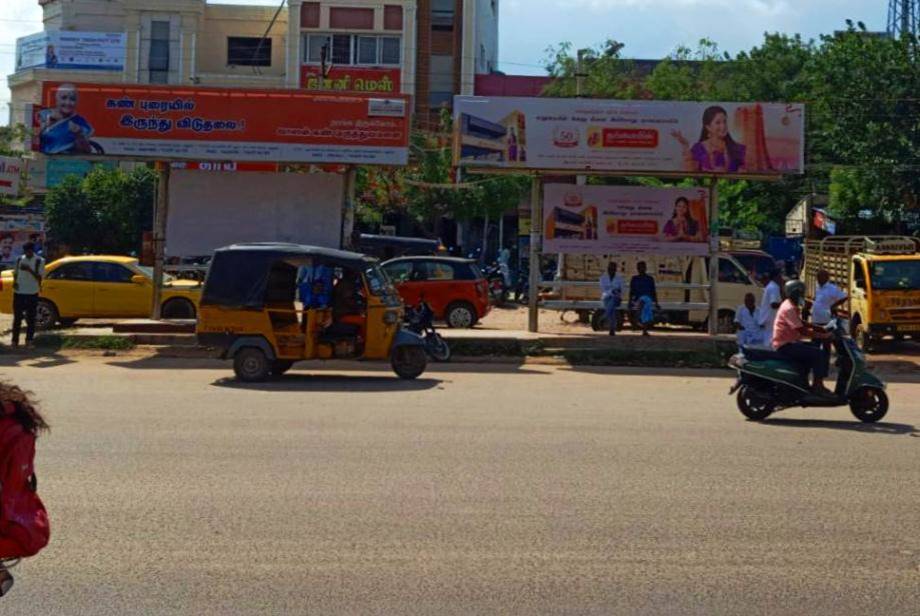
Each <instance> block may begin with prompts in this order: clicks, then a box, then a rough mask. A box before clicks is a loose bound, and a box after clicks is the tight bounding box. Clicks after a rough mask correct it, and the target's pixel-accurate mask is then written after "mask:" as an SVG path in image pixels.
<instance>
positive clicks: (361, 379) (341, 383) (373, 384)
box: [213, 374, 441, 393]
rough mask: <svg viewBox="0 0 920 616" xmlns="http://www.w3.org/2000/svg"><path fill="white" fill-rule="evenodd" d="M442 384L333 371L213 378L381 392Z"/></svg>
mask: <svg viewBox="0 0 920 616" xmlns="http://www.w3.org/2000/svg"><path fill="white" fill-rule="evenodd" d="M440 384H441V381H440V380H438V379H426V378H420V379H416V380H414V381H406V380H403V379H400V378H398V377H396V376H346V375H331V374H286V375H284V376H283V377H280V378H278V379H275V380H272V381H266V382H265V383H243V382H241V381H237V380H236V379H234V378H232V377H227V378H223V379H218V380H217V381H214V383H213V385H214V386H215V387H226V388H228V389H245V390H251V391H278V392H291V391H311V392H318V391H321V392H349V393H355V392H357V393H380V392H404V391H425V390H427V389H433V388H434V387H437V386H438V385H440Z"/></svg>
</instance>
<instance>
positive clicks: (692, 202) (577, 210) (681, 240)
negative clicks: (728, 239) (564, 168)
mask: <svg viewBox="0 0 920 616" xmlns="http://www.w3.org/2000/svg"><path fill="white" fill-rule="evenodd" d="M543 195H544V197H543V198H544V202H543V233H544V244H543V250H544V252H549V253H552V252H561V253H568V254H602V255H609V254H619V255H623V254H652V255H706V254H708V252H709V243H708V242H709V220H708V214H707V212H708V210H709V191H708V190H707V189H705V188H694V187H690V188H652V187H646V186H576V185H572V184H547V185H546V187H545V188H544V193H543Z"/></svg>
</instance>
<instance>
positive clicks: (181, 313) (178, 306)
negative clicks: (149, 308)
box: [160, 298, 195, 319]
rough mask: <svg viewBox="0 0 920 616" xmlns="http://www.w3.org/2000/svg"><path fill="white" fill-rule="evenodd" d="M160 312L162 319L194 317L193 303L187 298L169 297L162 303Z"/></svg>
mask: <svg viewBox="0 0 920 616" xmlns="http://www.w3.org/2000/svg"><path fill="white" fill-rule="evenodd" d="M160 314H161V315H162V316H163V318H164V319H194V318H195V305H194V304H192V302H190V301H188V300H187V299H175V298H174V299H171V300H168V301H167V302H166V303H165V304H163V309H162V310H161V311H160Z"/></svg>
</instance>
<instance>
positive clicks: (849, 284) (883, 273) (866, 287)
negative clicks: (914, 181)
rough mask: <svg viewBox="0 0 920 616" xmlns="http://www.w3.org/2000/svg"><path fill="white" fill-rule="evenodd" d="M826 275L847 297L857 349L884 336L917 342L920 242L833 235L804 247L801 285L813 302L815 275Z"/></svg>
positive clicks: (869, 346)
mask: <svg viewBox="0 0 920 616" xmlns="http://www.w3.org/2000/svg"><path fill="white" fill-rule="evenodd" d="M820 270H827V272H828V274H830V279H831V281H832V282H834V283H835V284H837V285H838V286H839V287H840V288H841V289H842V290H843V291H844V292H845V293H846V294H847V295H848V296H849V299H848V300H847V302H845V303H844V305H843V308H844V310H845V311H846V312H847V313H848V314H849V317H850V329H851V334H852V335H853V338H855V339H856V341H857V343H858V344H859V346H860V348H861V349H863V350H864V351H867V352H868V351H871V350H872V347H873V345H874V344H875V343H877V342H878V341H880V340H882V339H883V338H885V337H886V336H892V337H894V338H895V339H896V340H902V339H904V338H908V337H910V338H913V339H914V340H920V239H918V238H913V237H906V236H890V235H889V236H875V237H864V236H837V237H827V238H824V239H822V240H808V241H806V242H805V268H804V274H805V285H806V288H807V293H808V299H809V300H814V297H815V289H816V287H817V276H818V272H819V271H820Z"/></svg>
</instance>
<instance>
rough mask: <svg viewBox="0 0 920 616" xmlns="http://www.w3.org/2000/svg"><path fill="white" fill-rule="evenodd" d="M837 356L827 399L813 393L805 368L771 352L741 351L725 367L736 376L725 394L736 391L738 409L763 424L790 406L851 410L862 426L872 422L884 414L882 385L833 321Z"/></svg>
mask: <svg viewBox="0 0 920 616" xmlns="http://www.w3.org/2000/svg"><path fill="white" fill-rule="evenodd" d="M827 331H829V332H831V333H832V334H833V338H832V341H833V346H834V349H835V350H836V351H837V369H838V373H837V386H836V388H835V389H834V391H833V395H831V396H822V395H818V394H815V393H812V391H811V389H810V387H809V385H808V372H807V369H806V368H805V367H803V366H801V365H799V364H796V363H794V362H791V361H789V360H788V359H787V358H785V357H784V356H782V355H780V354H779V353H777V352H775V351H768V350H765V349H755V348H742V349H741V351H740V352H739V353H738V354H737V355H735V356H733V357H732V358H731V359H730V360H729V362H728V364H729V366H731V367H732V368H734V369H735V370H737V371H738V381H737V382H736V383H735V385H734V386H733V387H732V388H731V390H730V391H729V395H731V394H734V393H735V392H737V403H738V410H740V411H741V413H742V414H744V416H745V417H747V418H748V419H751V420H754V421H763V420H764V419H766V418H767V417H769V416H770V415H771V414H772V413H774V412H775V411H780V410H783V409H788V408H794V407H803V408H808V407H837V406H846V405H849V407H850V411H851V412H852V413H853V415H854V416H855V417H856V418H857V419H859V420H860V421H862V422H865V423H874V422H876V421H879V420H881V419H882V418H883V417H884V416H885V414H886V413H887V412H888V395H887V394H886V393H885V384H884V383H883V382H882V381H881V380H880V379H879V378H878V377H876V376H875V375H874V374H872V373H870V372H868V370H867V367H866V358H865V356H864V355H863V353H862V351H860V350H859V347H857V346H856V342H855V341H854V340H853V339H852V338H851V337H850V336H849V335H848V334H847V328H846V325H845V323H844V322H843V321H842V320H841V319H839V318H837V319H835V320H833V321H831V323H829V324H828V326H827Z"/></svg>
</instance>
